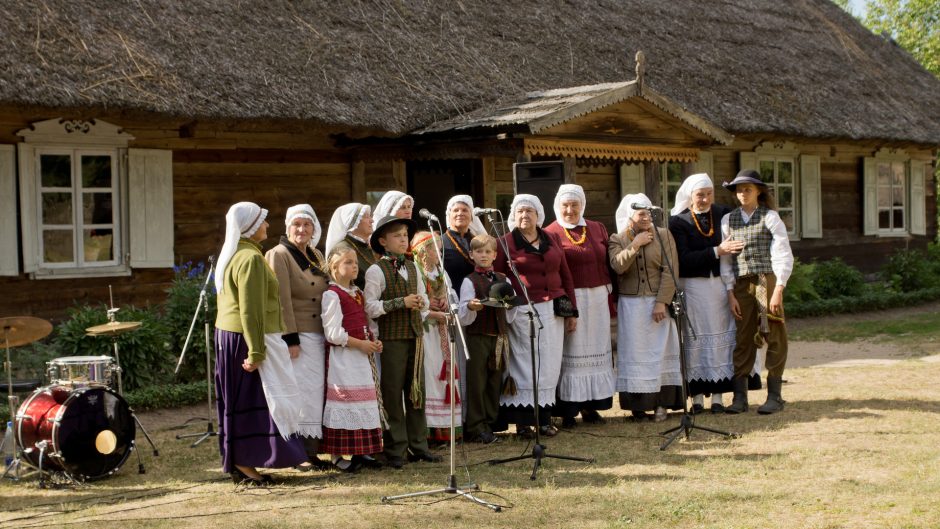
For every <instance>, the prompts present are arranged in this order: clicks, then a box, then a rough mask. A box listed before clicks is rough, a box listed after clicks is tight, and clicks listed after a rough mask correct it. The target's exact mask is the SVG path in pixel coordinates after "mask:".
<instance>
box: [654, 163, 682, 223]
mask: <svg viewBox="0 0 940 529" xmlns="http://www.w3.org/2000/svg"><path fill="white" fill-rule="evenodd" d="M659 167H660V171H661V172H662V174H661V175H660V187H659V196H660V197H662V198H661V202H662V204H661V205H662V208H663V210H664V211H669V210H671V209H672V206H673V204H675V203H676V193H678V192H679V187H680V186H682V180H683V179H684V176H683V174H682V163H681V162H663V163H661V164H659Z"/></svg>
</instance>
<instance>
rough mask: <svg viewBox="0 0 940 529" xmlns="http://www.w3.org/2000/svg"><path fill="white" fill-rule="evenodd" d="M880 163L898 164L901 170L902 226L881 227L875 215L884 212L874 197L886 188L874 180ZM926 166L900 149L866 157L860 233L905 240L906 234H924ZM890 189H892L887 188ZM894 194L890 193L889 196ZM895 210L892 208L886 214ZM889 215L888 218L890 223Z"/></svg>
mask: <svg viewBox="0 0 940 529" xmlns="http://www.w3.org/2000/svg"><path fill="white" fill-rule="evenodd" d="M881 164H889V166H891V165H895V164H898V165H900V166H901V167H902V169H903V171H904V178H903V180H902V185H903V186H904V187H903V189H902V190H901V198H902V200H903V204H902V206H901V208H900V209H901V211H902V214H903V218H904V227H903V228H897V227H893V226H892V227H889V228H882V227H881V223H880V222H879V215H880V213H881V211H882V210H884V209H886V208H883V207H881V206H880V205H879V203H878V194H879V192H880V191H881V190H882V189H885V188H886V186H882V185H881V184H880V182H879V181H878V171H879V166H880V165H881ZM928 166H929V164H927V163H926V162H924V161H922V160H914V159H912V158H911V157H910V155H908V153H907V152H905V151H904V150H902V149H888V148H882V149H879V150H878V151H877V152H875V153H874V155H873V156H871V157H866V158H865V160H864V164H863V174H862V180H863V187H864V204H863V212H862V223H863V233H864V234H865V235H875V236H877V237H908V236H910V235H926V233H927V230H926V211H925V201H924V182H925V168H926V167H928ZM887 188H888V189H893V188H894V186H893V185H890V186H887ZM891 194H892V195H894V193H893V192H892V193H891ZM894 209H896V207H895V206H894V205H891V206H889V207H888V208H887V210H888V211H892V210H894ZM893 217H894V216H893V215H889V218H890V219H891V220H892V223H893Z"/></svg>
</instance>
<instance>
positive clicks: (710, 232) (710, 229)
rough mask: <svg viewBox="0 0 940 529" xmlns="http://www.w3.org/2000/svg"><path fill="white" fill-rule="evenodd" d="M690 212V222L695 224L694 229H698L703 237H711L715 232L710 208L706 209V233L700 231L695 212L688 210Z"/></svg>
mask: <svg viewBox="0 0 940 529" xmlns="http://www.w3.org/2000/svg"><path fill="white" fill-rule="evenodd" d="M690 213H691V214H692V222H693V223H694V224H695V229H696V230H698V232H699V233H701V234H702V236H703V237H711V236H712V235H714V234H715V223H714V219H713V218H712V210H710V209H709V210H708V233H705V232H704V231H702V227H701V226H700V225H699V223H698V216H697V215H696V214H695V212H694V211H690Z"/></svg>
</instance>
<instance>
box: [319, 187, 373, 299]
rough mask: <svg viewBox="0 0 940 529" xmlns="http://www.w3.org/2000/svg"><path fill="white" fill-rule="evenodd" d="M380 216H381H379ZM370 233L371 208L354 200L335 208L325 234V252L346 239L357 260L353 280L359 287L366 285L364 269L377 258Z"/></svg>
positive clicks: (328, 252)
mask: <svg viewBox="0 0 940 529" xmlns="http://www.w3.org/2000/svg"><path fill="white" fill-rule="evenodd" d="M380 218H381V217H380ZM371 235H372V208H371V207H369V206H368V205H366V204H359V203H356V202H353V203H350V204H345V205H343V206H340V207H338V208H336V211H334V212H333V217H332V218H331V219H330V228H329V231H328V232H327V234H326V254H327V255H329V254H330V250H332V249H333V247H334V246H336V244H337V243H339V242H341V241H346V243H347V244H349V246H351V247H352V249H353V250H355V251H356V257H357V258H358V260H359V275H358V276H357V277H356V280H355V281H354V282H353V283H355V285H356V286H357V287H359V288H360V289H362V288H365V286H366V270H368V269H369V267H370V266H372V265H374V264H375V262H376V261H377V260H378V257H377V256H376V255H375V252H373V251H372V247H371V246H369V237H370V236H371Z"/></svg>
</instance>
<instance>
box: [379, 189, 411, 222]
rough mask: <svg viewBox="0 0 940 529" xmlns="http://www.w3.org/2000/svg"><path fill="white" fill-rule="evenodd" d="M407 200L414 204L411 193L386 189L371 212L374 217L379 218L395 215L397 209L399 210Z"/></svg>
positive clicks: (396, 214)
mask: <svg viewBox="0 0 940 529" xmlns="http://www.w3.org/2000/svg"><path fill="white" fill-rule="evenodd" d="M408 200H410V201H411V203H412V204H414V199H413V198H412V197H411V195H408V194H405V193H402V192H401V191H395V190H391V191H386V192H385V194H384V195H382V198H381V199H379V203H378V204H376V205H375V211H373V212H372V213H373V215H374V216H375V218H376V219H379V220H381V219H384V218H385V217H397V216H398V210H400V209H401V207H402V206H403V205H404V204H405V202H406V201H408Z"/></svg>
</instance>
